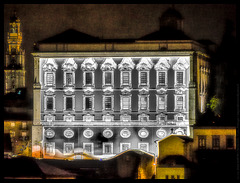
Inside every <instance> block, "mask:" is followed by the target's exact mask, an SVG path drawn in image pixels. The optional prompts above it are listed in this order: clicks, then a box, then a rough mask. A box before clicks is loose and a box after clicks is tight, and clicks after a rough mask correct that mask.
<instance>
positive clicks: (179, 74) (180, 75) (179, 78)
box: [176, 72, 183, 85]
mask: <svg viewBox="0 0 240 183" xmlns="http://www.w3.org/2000/svg"><path fill="white" fill-rule="evenodd" d="M176 74H177V84H181V85H182V84H183V72H177V73H176Z"/></svg>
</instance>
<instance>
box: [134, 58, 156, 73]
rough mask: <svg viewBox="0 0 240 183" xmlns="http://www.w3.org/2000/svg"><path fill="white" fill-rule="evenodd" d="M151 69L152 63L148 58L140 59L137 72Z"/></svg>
mask: <svg viewBox="0 0 240 183" xmlns="http://www.w3.org/2000/svg"><path fill="white" fill-rule="evenodd" d="M152 67H153V63H152V61H151V59H150V58H145V57H144V58H141V60H140V62H139V63H138V64H137V67H136V69H137V70H150V69H151V68H152Z"/></svg>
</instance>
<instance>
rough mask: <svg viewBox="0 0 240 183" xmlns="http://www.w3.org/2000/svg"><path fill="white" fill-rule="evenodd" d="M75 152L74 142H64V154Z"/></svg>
mask: <svg viewBox="0 0 240 183" xmlns="http://www.w3.org/2000/svg"><path fill="white" fill-rule="evenodd" d="M73 153H74V143H64V154H73Z"/></svg>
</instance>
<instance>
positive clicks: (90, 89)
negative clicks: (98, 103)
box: [83, 87, 94, 95]
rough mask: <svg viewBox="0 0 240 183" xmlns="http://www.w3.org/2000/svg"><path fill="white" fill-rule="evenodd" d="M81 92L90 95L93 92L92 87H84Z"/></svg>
mask: <svg viewBox="0 0 240 183" xmlns="http://www.w3.org/2000/svg"><path fill="white" fill-rule="evenodd" d="M83 92H84V94H85V95H92V94H93V92H94V89H93V88H92V87H86V88H84V89H83Z"/></svg>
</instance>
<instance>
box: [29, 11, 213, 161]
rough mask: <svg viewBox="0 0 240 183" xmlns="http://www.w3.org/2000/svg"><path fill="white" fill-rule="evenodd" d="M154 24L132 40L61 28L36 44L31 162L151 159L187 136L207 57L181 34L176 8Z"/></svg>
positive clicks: (202, 96) (202, 99) (198, 108)
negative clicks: (144, 155) (173, 138)
mask: <svg viewBox="0 0 240 183" xmlns="http://www.w3.org/2000/svg"><path fill="white" fill-rule="evenodd" d="M169 17H170V18H169ZM160 26H161V27H160V30H159V31H157V32H155V33H152V34H149V35H146V36H144V37H142V38H140V39H138V40H100V39H98V38H95V37H92V36H89V35H86V34H84V33H80V32H77V31H75V30H68V31H66V32H64V33H62V34H59V35H56V36H54V37H51V38H48V39H46V40H43V41H41V42H39V43H38V50H36V51H35V52H34V53H32V55H33V57H34V85H33V107H34V108H33V110H34V113H33V116H34V117H33V126H32V156H34V157H44V158H47V157H54V156H56V153H61V154H63V155H71V154H74V153H75V152H79V151H80V152H84V153H87V154H91V155H93V156H97V157H100V158H107V157H111V156H114V155H117V154H119V153H121V152H123V151H125V150H128V149H141V150H143V151H146V152H148V153H152V154H154V155H156V156H157V154H158V148H157V143H156V142H157V141H159V140H161V139H163V138H165V137H167V136H169V135H171V134H177V135H186V136H191V137H192V136H193V135H192V130H193V125H194V124H195V123H196V119H197V117H198V114H199V113H201V112H204V110H205V107H206V96H207V93H206V89H207V84H208V78H209V63H208V59H209V56H208V55H207V54H206V52H205V50H204V49H203V48H202V46H201V44H199V43H198V42H196V41H193V40H191V39H189V38H188V37H187V36H186V35H185V34H184V33H183V32H182V27H183V18H182V17H181V16H180V14H179V12H177V11H176V10H174V9H171V8H170V9H169V10H167V11H166V12H165V13H164V14H163V15H162V17H161V18H160ZM169 36H173V37H172V38H170V37H169Z"/></svg>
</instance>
